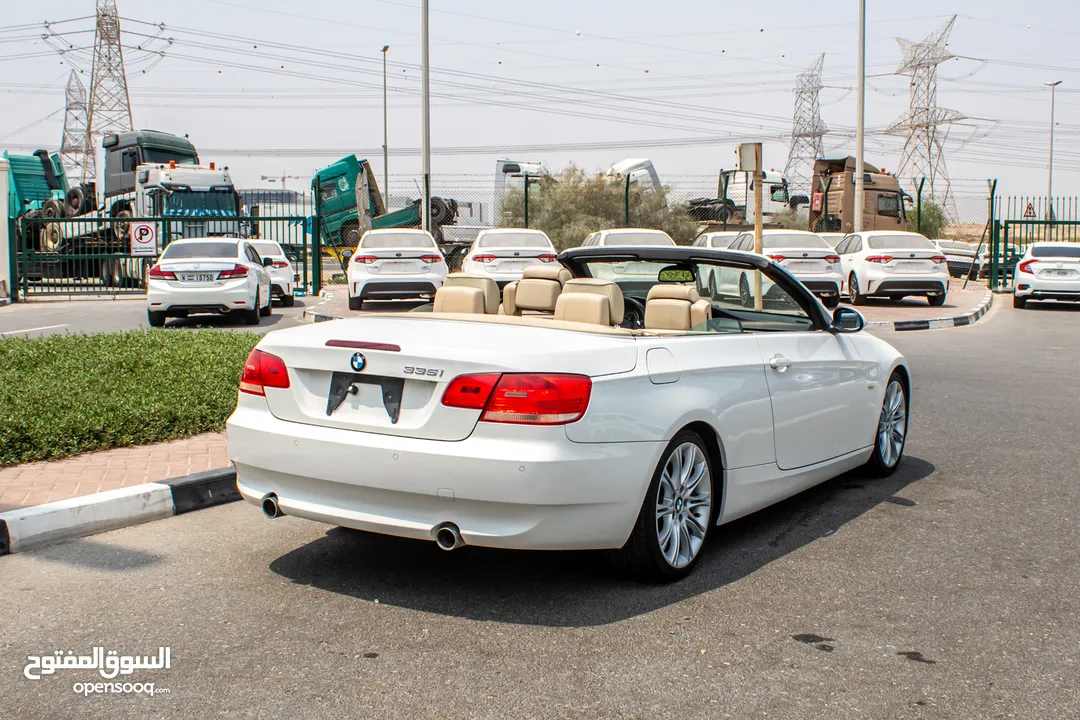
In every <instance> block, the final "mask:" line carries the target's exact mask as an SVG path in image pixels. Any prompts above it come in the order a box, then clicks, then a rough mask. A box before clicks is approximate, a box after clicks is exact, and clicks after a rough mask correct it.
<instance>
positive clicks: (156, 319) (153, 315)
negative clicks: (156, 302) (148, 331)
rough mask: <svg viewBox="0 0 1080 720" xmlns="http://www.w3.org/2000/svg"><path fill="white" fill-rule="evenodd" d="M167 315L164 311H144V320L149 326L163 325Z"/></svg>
mask: <svg viewBox="0 0 1080 720" xmlns="http://www.w3.org/2000/svg"><path fill="white" fill-rule="evenodd" d="M168 317H169V316H168V314H166V313H165V312H164V311H157V310H147V311H146V322H147V323H149V324H150V327H164V325H165V320H166V319H168Z"/></svg>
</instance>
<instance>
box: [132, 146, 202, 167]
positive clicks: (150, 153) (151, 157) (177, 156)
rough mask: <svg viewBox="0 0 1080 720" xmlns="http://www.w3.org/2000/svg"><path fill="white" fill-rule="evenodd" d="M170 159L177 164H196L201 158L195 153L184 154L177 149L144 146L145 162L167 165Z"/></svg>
mask: <svg viewBox="0 0 1080 720" xmlns="http://www.w3.org/2000/svg"><path fill="white" fill-rule="evenodd" d="M170 160H173V161H175V162H176V164H177V165H194V164H196V163H197V162H198V161H199V159H198V158H197V157H195V156H193V155H183V154H181V153H178V152H176V151H175V150H158V149H157V148H149V147H144V148H143V162H144V163H147V164H148V165H165V164H167V163H168V162H169V161H170Z"/></svg>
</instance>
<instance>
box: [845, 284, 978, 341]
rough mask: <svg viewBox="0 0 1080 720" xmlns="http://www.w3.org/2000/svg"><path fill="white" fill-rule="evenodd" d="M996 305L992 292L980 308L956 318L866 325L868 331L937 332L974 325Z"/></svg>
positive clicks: (877, 322) (882, 321)
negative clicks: (943, 329)
mask: <svg viewBox="0 0 1080 720" xmlns="http://www.w3.org/2000/svg"><path fill="white" fill-rule="evenodd" d="M993 304H994V293H993V292H991V291H990V290H987V291H986V294H985V295H983V299H982V301H981V302H980V303H979V306H978V307H977V308H975V309H974V310H972V311H971V312H969V313H965V314H963V315H958V316H956V317H948V318H935V319H933V320H896V321H893V320H878V321H875V322H868V323H866V329H867V330H891V331H893V332H905V331H909V330H937V329H939V328H950V327H960V326H963V325H974V324H975V323H976V322H978V321H979V319H980V318H982V316H983V315H985V314H986V313H987V312H988V311H989V310H990V306H991V305H993Z"/></svg>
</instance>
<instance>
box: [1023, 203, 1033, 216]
mask: <svg viewBox="0 0 1080 720" xmlns="http://www.w3.org/2000/svg"><path fill="white" fill-rule="evenodd" d="M1024 219H1025V220H1034V219H1035V206H1034V205H1032V204H1031V203H1028V204H1027V209H1026V210H1024Z"/></svg>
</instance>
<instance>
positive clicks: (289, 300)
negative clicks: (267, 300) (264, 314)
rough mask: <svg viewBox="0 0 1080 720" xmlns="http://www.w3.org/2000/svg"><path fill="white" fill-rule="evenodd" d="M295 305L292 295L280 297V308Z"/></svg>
mask: <svg viewBox="0 0 1080 720" xmlns="http://www.w3.org/2000/svg"><path fill="white" fill-rule="evenodd" d="M295 304H296V298H294V297H293V296H292V295H282V296H281V307H292V306H293V305H295Z"/></svg>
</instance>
